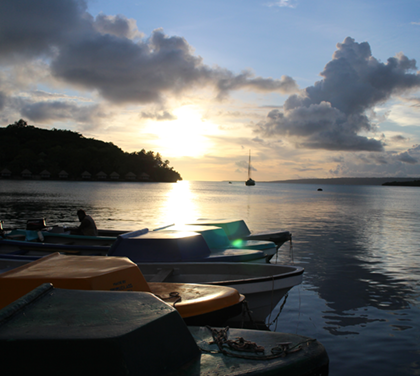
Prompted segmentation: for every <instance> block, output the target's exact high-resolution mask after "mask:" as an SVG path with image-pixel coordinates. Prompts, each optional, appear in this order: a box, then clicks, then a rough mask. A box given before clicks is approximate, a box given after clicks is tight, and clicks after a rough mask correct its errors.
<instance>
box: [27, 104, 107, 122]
mask: <svg viewBox="0 0 420 376" xmlns="http://www.w3.org/2000/svg"><path fill="white" fill-rule="evenodd" d="M20 113H21V114H22V116H24V117H25V118H27V119H29V120H30V121H34V122H44V123H49V122H53V121H65V120H74V121H76V122H79V123H94V122H95V121H96V119H97V118H101V117H105V114H104V112H103V111H102V109H101V108H100V106H99V105H87V106H79V105H77V104H73V103H69V102H62V101H43V102H33V103H31V102H23V103H21V106H20Z"/></svg>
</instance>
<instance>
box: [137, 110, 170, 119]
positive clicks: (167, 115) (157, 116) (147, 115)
mask: <svg viewBox="0 0 420 376" xmlns="http://www.w3.org/2000/svg"><path fill="white" fill-rule="evenodd" d="M140 117H141V118H143V119H153V120H156V121H164V120H176V119H177V117H176V116H175V115H174V114H171V113H170V112H168V111H162V112H160V113H159V112H142V113H141V115H140Z"/></svg>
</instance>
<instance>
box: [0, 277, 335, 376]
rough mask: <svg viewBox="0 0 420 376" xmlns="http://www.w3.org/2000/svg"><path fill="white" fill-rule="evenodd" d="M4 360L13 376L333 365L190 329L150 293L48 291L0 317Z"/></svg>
mask: <svg viewBox="0 0 420 376" xmlns="http://www.w3.org/2000/svg"><path fill="white" fill-rule="evenodd" d="M121 307H124V309H121ZM243 350H246V351H243ZM0 353H1V354H2V369H3V370H7V374H8V375H24V374H40V375H44V376H49V375H57V374H60V375H79V376H84V375H86V376H88V375H89V376H91V375H113V376H118V375H154V376H166V375H173V376H181V375H184V376H192V375H195V376H201V375H202V376H204V375H214V374H219V375H226V376H244V375H256V374H258V375H261V376H265V375H266V376H268V375H274V374H287V375H296V376H298V375H306V376H311V375H313V376H315V375H318V376H327V375H328V364H329V359H328V355H327V352H326V350H325V348H324V347H323V346H322V344H321V343H319V342H318V341H316V340H314V339H312V338H308V337H304V336H299V335H293V334H286V333H273V332H268V331H255V330H245V329H228V328H223V327H222V328H218V327H209V326H207V327H205V326H197V327H194V326H191V327H188V326H187V325H186V324H185V322H184V321H183V320H182V318H181V316H180V315H179V313H178V312H177V311H176V310H175V309H174V308H173V307H171V306H169V305H167V304H166V303H164V302H163V301H162V300H160V299H158V298H156V297H155V296H153V295H152V294H150V293H147V292H124V291H122V292H112V291H78V290H67V289H58V288H54V287H53V286H51V285H50V284H44V285H41V286H40V287H38V288H36V289H35V290H33V291H31V292H30V293H28V294H27V295H25V296H24V297H22V298H20V299H18V300H17V301H15V302H14V303H12V304H10V305H9V306H7V307H5V308H3V309H2V310H0Z"/></svg>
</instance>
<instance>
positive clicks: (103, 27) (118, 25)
mask: <svg viewBox="0 0 420 376" xmlns="http://www.w3.org/2000/svg"><path fill="white" fill-rule="evenodd" d="M94 28H95V30H96V31H98V32H99V33H101V34H112V35H115V36H116V37H119V38H128V39H135V38H142V37H144V34H143V33H141V32H140V31H139V30H138V29H137V22H136V20H134V19H132V18H127V17H125V16H124V15H120V14H118V15H116V16H107V15H105V14H103V13H101V14H99V15H97V16H96V18H95V22H94Z"/></svg>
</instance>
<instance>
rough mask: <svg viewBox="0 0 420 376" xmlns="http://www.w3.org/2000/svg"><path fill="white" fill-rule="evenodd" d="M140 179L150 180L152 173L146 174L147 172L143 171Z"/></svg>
mask: <svg viewBox="0 0 420 376" xmlns="http://www.w3.org/2000/svg"><path fill="white" fill-rule="evenodd" d="M140 180H141V181H149V180H150V175H149V174H146V173H145V172H143V173H142V174H141V175H140Z"/></svg>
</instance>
